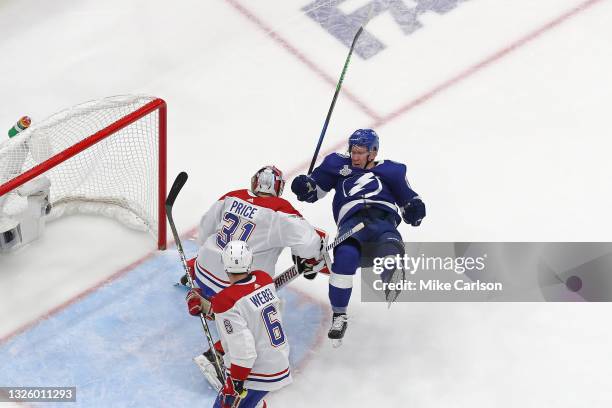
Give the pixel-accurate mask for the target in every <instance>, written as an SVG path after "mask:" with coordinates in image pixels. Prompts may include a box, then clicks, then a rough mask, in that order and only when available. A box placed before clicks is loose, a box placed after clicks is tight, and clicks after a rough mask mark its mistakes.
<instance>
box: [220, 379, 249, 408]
mask: <svg viewBox="0 0 612 408" xmlns="http://www.w3.org/2000/svg"><path fill="white" fill-rule="evenodd" d="M247 393H248V390H246V389H245V388H244V381H241V380H237V379H235V378H232V377H231V376H228V377H227V380H226V381H225V385H224V386H223V388H221V391H220V392H219V397H220V398H219V399H220V400H221V406H222V407H223V408H233V407H237V406H238V405H240V401H241V400H243V399H244V398H246V396H247Z"/></svg>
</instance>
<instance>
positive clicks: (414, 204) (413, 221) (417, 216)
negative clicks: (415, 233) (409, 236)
mask: <svg viewBox="0 0 612 408" xmlns="http://www.w3.org/2000/svg"><path fill="white" fill-rule="evenodd" d="M402 218H403V219H404V222H405V223H406V224H410V225H412V226H413V227H418V226H419V225H421V221H423V218H425V203H424V202H423V201H421V199H420V198H418V197H415V198H413V199H412V200H410V201H408V203H407V204H406V205H405V206H403V207H402Z"/></svg>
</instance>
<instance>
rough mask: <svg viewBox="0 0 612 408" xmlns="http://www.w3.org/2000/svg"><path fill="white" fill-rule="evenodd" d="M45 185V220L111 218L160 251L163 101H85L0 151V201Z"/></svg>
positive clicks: (162, 230)
mask: <svg viewBox="0 0 612 408" xmlns="http://www.w3.org/2000/svg"><path fill="white" fill-rule="evenodd" d="M41 175H43V176H45V177H47V178H48V179H49V180H50V182H51V189H50V201H51V205H52V211H51V213H50V215H49V217H50V219H55V218H58V217H61V216H63V215H67V214H72V213H90V214H100V215H105V216H109V217H113V218H115V219H117V220H119V221H120V222H122V223H123V224H125V225H127V226H128V227H131V228H135V229H139V230H143V231H148V232H149V233H150V234H151V235H153V236H154V237H155V239H156V240H157V243H158V248H159V249H165V246H166V219H165V217H166V215H165V209H164V200H165V195H166V103H165V102H164V101H163V100H162V99H159V98H155V97H149V96H115V97H110V98H106V99H102V100H98V101H92V102H87V103H84V104H81V105H77V106H75V107H72V108H70V109H66V110H64V111H61V112H59V113H56V114H54V115H52V116H51V117H49V118H47V119H45V120H43V121H40V122H36V121H35V120H34V121H33V123H32V126H30V127H29V128H28V129H26V130H24V131H23V132H21V133H19V134H18V135H17V136H15V137H13V138H11V139H9V140H7V141H6V142H5V143H3V144H1V145H0V197H1V196H2V195H4V194H10V193H11V191H13V190H15V189H17V188H19V186H21V185H23V184H24V183H26V182H28V181H29V180H32V179H34V178H36V177H38V176H41Z"/></svg>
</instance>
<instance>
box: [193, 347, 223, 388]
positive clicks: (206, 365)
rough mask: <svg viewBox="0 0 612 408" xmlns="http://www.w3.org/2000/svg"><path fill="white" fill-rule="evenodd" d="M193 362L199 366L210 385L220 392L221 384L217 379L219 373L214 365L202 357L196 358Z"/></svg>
mask: <svg viewBox="0 0 612 408" xmlns="http://www.w3.org/2000/svg"><path fill="white" fill-rule="evenodd" d="M193 362H194V363H195V364H196V365H197V366H198V368H199V369H200V371H201V372H202V374H203V375H204V378H206V381H207V382H208V384H210V386H211V387H212V388H213V389H214V390H215V391H217V392H218V391H219V390H220V389H221V382H220V381H219V379H218V378H217V371H216V370H215V367H214V366H213V365H212V363H211V362H210V361H208V359H207V358H206V357H204V356H202V355H200V356H197V357H194V358H193Z"/></svg>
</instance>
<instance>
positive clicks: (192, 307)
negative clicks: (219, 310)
mask: <svg viewBox="0 0 612 408" xmlns="http://www.w3.org/2000/svg"><path fill="white" fill-rule="evenodd" d="M185 300H186V301H187V309H188V310H189V314H190V315H192V316H198V315H200V314H202V315H204V317H205V318H206V319H208V320H214V318H215V315H214V314H213V312H212V306H211V304H210V302H209V301H208V299H206V298H205V297H203V296H202V289H200V288H195V289H189V292H187V296H186V297H185Z"/></svg>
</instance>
